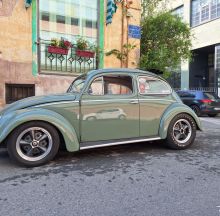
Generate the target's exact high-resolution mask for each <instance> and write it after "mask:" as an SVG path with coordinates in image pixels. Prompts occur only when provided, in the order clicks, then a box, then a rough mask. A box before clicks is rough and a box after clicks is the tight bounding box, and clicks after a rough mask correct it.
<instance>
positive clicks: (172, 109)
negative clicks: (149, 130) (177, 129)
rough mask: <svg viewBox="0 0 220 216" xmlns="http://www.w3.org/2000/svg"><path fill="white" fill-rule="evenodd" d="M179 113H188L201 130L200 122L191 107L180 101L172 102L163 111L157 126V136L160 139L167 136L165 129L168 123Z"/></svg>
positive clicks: (166, 129)
mask: <svg viewBox="0 0 220 216" xmlns="http://www.w3.org/2000/svg"><path fill="white" fill-rule="evenodd" d="M180 113H186V114H188V115H190V116H191V117H192V118H193V119H194V120H195V122H196V125H197V128H198V129H199V130H202V126H201V122H200V119H199V118H198V116H197V115H196V114H195V113H194V112H193V110H192V109H190V108H189V107H188V106H186V105H185V104H181V103H174V104H172V105H170V106H169V107H168V108H167V109H166V111H165V112H164V114H163V116H162V118H161V121H160V128H159V136H160V137H161V139H166V137H167V131H168V127H169V125H170V122H171V120H172V119H173V118H174V117H175V116H176V115H178V114H180Z"/></svg>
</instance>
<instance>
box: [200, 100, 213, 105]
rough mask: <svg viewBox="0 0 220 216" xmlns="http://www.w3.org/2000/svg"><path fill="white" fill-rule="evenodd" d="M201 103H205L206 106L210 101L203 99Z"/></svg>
mask: <svg viewBox="0 0 220 216" xmlns="http://www.w3.org/2000/svg"><path fill="white" fill-rule="evenodd" d="M201 102H203V103H206V104H211V103H212V100H210V99H203V100H201Z"/></svg>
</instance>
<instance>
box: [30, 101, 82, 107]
mask: <svg viewBox="0 0 220 216" xmlns="http://www.w3.org/2000/svg"><path fill="white" fill-rule="evenodd" d="M67 103H79V101H63V102H51V103H50V102H48V103H44V104H41V105H36V106H34V107H42V106H46V105H57V104H67Z"/></svg>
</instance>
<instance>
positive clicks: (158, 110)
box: [137, 75, 175, 137]
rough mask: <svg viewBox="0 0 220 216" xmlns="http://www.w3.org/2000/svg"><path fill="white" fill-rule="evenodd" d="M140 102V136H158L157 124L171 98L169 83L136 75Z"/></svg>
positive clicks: (171, 101)
mask: <svg viewBox="0 0 220 216" xmlns="http://www.w3.org/2000/svg"><path fill="white" fill-rule="evenodd" d="M137 82H138V91H139V103H140V136H142V137H145V136H147V137H154V136H158V132H159V125H160V120H161V117H162V115H163V113H164V111H165V110H166V109H167V107H168V106H170V105H171V103H173V102H175V100H173V98H172V96H171V93H172V90H171V88H170V87H169V85H168V84H167V83H166V82H164V81H163V80H160V79H158V78H155V77H152V76H146V75H143V76H138V77H137Z"/></svg>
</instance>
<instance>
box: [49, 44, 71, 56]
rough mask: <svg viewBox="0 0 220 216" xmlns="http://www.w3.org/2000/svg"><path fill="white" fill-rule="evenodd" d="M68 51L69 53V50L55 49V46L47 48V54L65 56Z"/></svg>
mask: <svg viewBox="0 0 220 216" xmlns="http://www.w3.org/2000/svg"><path fill="white" fill-rule="evenodd" d="M68 51H69V49H64V48H61V47H55V46H48V52H49V53H54V54H62V55H67V54H68Z"/></svg>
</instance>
